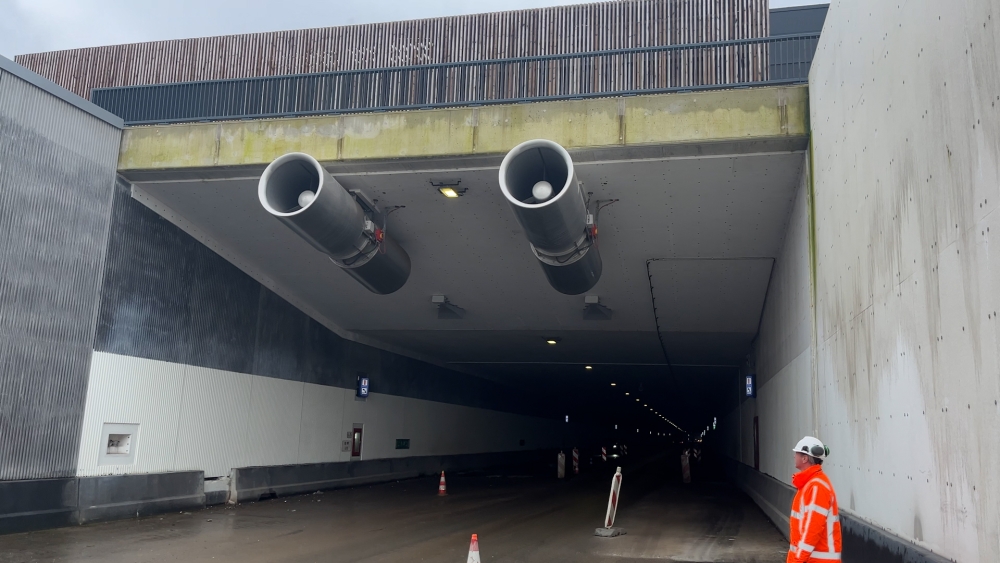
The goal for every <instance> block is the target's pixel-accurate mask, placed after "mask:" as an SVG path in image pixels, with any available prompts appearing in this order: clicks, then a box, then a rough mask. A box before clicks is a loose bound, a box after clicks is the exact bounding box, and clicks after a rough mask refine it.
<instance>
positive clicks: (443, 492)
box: [438, 471, 448, 497]
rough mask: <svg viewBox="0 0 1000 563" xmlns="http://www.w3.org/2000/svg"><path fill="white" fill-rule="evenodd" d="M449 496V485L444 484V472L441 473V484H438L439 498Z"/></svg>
mask: <svg viewBox="0 0 1000 563" xmlns="http://www.w3.org/2000/svg"><path fill="white" fill-rule="evenodd" d="M447 495H448V484H447V483H445V482H444V471H442V472H441V482H440V483H438V496H439V497H443V496H447Z"/></svg>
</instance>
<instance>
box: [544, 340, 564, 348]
mask: <svg viewBox="0 0 1000 563" xmlns="http://www.w3.org/2000/svg"><path fill="white" fill-rule="evenodd" d="M560 340H562V338H546V339H545V343H546V344H548V345H549V346H555V345H556V344H559V341H560Z"/></svg>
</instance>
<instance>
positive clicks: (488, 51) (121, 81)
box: [17, 0, 769, 99]
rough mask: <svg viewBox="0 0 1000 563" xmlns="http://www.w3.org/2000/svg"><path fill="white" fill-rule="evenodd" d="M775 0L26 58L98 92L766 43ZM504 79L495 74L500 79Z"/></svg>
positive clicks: (638, 2)
mask: <svg viewBox="0 0 1000 563" xmlns="http://www.w3.org/2000/svg"><path fill="white" fill-rule="evenodd" d="M768 25H769V17H768V2H767V0H623V1H616V2H600V3H591V4H580V5H575V6H557V7H551V8H538V9H532V10H519V11H509V12H495V13H488V14H473V15H465V16H452V17H443V18H431V19H422V20H411V21H397V22H388V23H374V24H364V25H351V26H342V27H328V28H319V29H303V30H296V31H280V32H269V33H253V34H245V35H229V36H223V37H203V38H197V39H181V40H171V41H156V42H150V43H136V44H131V45H112V46H107V47H94V48H88V49H74V50H68V51H57V52H52V53H36V54H30V55H21V56H19V57H17V62H19V63H20V64H23V65H25V66H26V67H28V68H31V69H32V70H34V71H35V72H38V73H39V74H42V75H44V76H47V77H48V78H50V79H52V80H53V81H54V82H56V83H58V84H61V85H62V86H64V87H66V88H68V89H69V90H72V91H73V92H76V93H77V94H80V95H82V96H84V97H86V98H88V99H89V98H90V91H91V90H92V89H93V88H105V87H111V86H129V85H136V84H164V83H171V82H188V81H193V80H218V79H225V78H246V77H254V76H278V75H285V74H300V73H316V72H329V71H336V70H353V69H372V68H382V67H395V66H406V65H415V64H435V63H448V62H461V61H482V60H489V59H507V58H514V57H526V56H535V55H549V54H565V53H580V52H586V51H601V50H608V49H623V48H632V47H652V46H659V45H676V44H682V43H698V42H708V41H724V40H729V39H747V38H754V37H767V35H768ZM492 79H493V80H496V77H493V78H492Z"/></svg>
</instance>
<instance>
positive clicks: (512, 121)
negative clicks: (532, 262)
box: [119, 86, 809, 170]
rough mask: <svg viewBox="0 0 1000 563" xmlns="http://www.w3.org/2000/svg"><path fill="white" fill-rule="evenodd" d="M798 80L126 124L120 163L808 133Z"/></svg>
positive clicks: (496, 150) (417, 153)
mask: <svg viewBox="0 0 1000 563" xmlns="http://www.w3.org/2000/svg"><path fill="white" fill-rule="evenodd" d="M808 127H809V124H808V89H807V88H806V87H805V86H792V87H779V88H752V89H743V90H720V91H712V92H697V93H683V94H658V95H650V96H632V97H625V98H597V99H591V100H563V101H554V102H537V103H526V104H513V105H503V106H486V107H479V108H450V109H438V110H414V111H401V112H386V113H366V114H354V115H345V116H314V117H301V118H284V119H262V120H252V121H233V122H220V123H195V124H178V125H167V126H153V127H131V128H128V129H126V131H125V134H124V138H123V140H122V151H121V154H120V156H119V169H120V170H163V169H175V168H197V167H226V166H240V165H263V164H267V163H269V162H271V161H272V160H274V159H275V158H277V157H278V156H281V155H282V154H285V153H288V152H305V153H308V154H311V155H313V156H314V157H316V158H317V159H318V160H320V161H323V162H335V161H360V160H384V159H392V158H426V157H440V156H463V155H472V154H503V153H505V152H506V151H508V150H510V149H511V148H512V147H514V146H515V145H517V144H518V143H520V142H522V141H525V140H528V139H536V138H546V139H551V140H553V141H555V142H557V143H560V144H562V145H563V146H565V147H566V148H568V149H583V148H602V147H611V146H621V145H622V144H625V145H670V144H683V143H700V142H708V141H723V140H735V139H773V138H781V137H802V136H806V135H807V134H808Z"/></svg>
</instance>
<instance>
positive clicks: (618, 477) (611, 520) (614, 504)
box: [604, 467, 622, 529]
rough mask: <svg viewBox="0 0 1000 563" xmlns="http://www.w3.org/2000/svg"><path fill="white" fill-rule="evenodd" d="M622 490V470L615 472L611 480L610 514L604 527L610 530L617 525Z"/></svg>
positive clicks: (605, 520)
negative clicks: (619, 497)
mask: <svg viewBox="0 0 1000 563" xmlns="http://www.w3.org/2000/svg"><path fill="white" fill-rule="evenodd" d="M621 488H622V468H621V467H619V468H618V471H615V476H614V477H612V478H611V496H610V497H609V498H608V514H607V516H605V518H604V527H605V528H608V529H610V528H611V527H612V526H614V524H615V512H617V511H618V493H619V491H621Z"/></svg>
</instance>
